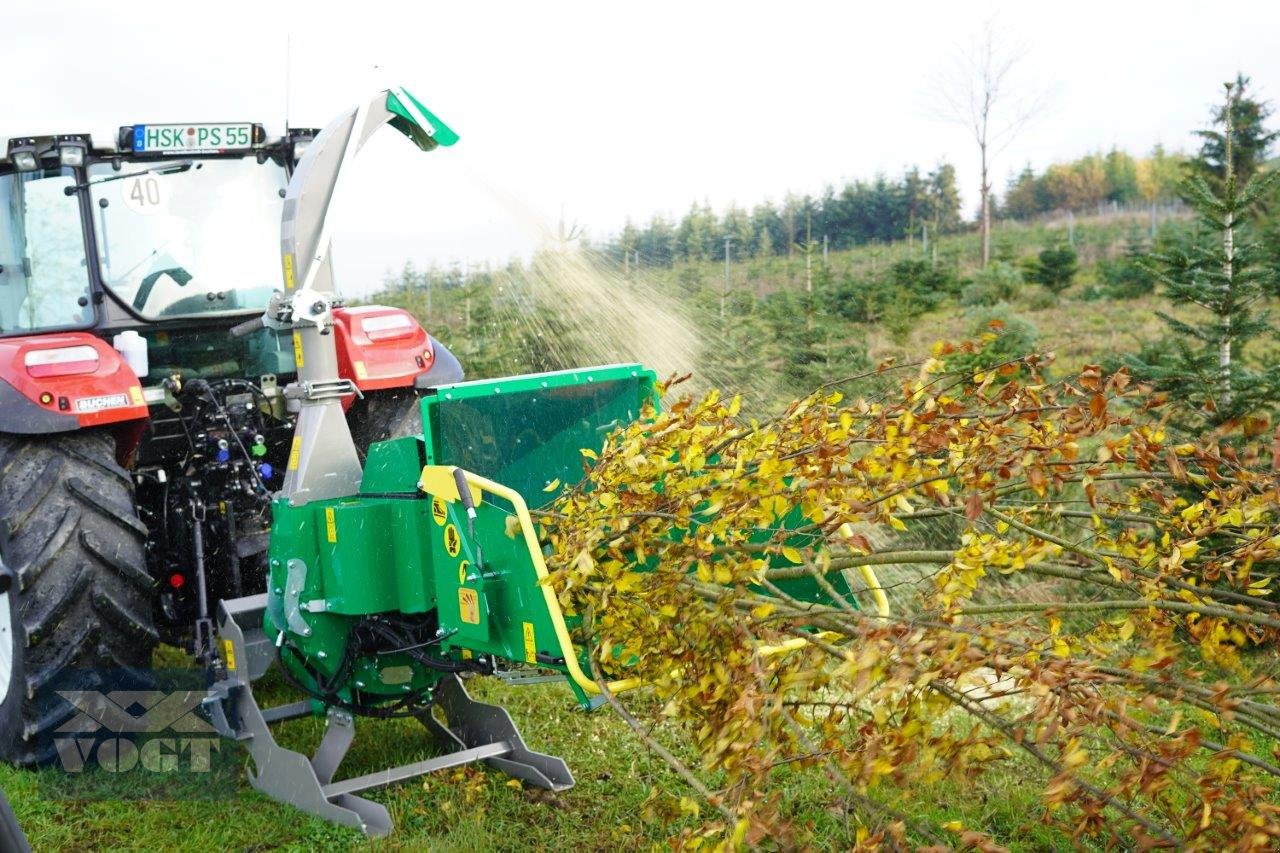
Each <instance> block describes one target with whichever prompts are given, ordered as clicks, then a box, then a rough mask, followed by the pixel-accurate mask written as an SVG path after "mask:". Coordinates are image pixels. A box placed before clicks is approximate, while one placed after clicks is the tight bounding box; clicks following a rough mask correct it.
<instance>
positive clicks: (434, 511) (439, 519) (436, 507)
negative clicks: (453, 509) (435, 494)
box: [431, 498, 449, 527]
mask: <svg viewBox="0 0 1280 853" xmlns="http://www.w3.org/2000/svg"><path fill="white" fill-rule="evenodd" d="M431 517H432V518H434V519H435V520H436V524H438V525H440V526H441V527H444V523H445V521H447V520H448V518H449V510H448V508H447V507H445V505H444V501H443V500H441V499H440V498H432V499H431Z"/></svg>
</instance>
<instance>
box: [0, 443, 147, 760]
mask: <svg viewBox="0 0 1280 853" xmlns="http://www.w3.org/2000/svg"><path fill="white" fill-rule="evenodd" d="M146 539H147V529H146V527H145V526H144V525H143V524H142V522H141V521H139V520H138V515H137V512H136V510H135V508H134V503H133V484H132V482H131V481H130V479H129V475H128V474H127V473H126V472H125V471H124V469H122V468H121V467H120V466H119V465H118V464H116V461H115V441H114V439H113V438H112V436H111V434H110V433H108V432H106V431H104V430H84V431H81V432H72V433H63V434H59V435H44V436H28V435H2V434H0V555H2V556H3V558H4V561H5V563H6V564H7V565H8V566H9V568H11V569H12V570H13V571H14V572H15V573H16V575H17V580H16V582H15V583H14V585H13V587H12V588H11V589H10V590H9V592H8V594H7V600H4V601H3V602H2V604H3V605H7V606H8V608H9V610H8V614H9V623H10V627H11V630H10V632H9V637H8V641H9V642H11V643H12V645H11V646H10V650H11V652H12V654H11V656H10V658H9V661H10V662H9V665H8V667H7V668H6V667H4V660H5V658H4V651H3V650H0V691H2V692H0V697H2V699H0V759H4V760H6V761H9V762H12V763H15V764H20V765H25V766H35V765H40V764H45V763H48V762H50V761H52V760H53V759H54V757H55V755H56V750H55V748H54V745H53V741H52V737H51V733H52V731H53V730H54V729H56V728H57V727H58V726H61V725H62V724H63V723H65V722H66V721H67V720H68V719H69V718H70V717H71V716H72V714H73V712H74V711H73V709H72V707H71V706H70V705H68V704H67V703H66V702H64V701H63V700H61V699H60V698H59V697H58V696H57V695H56V694H55V693H54V691H53V686H54V685H56V686H57V687H58V688H59V689H66V688H68V687H72V688H74V689H79V690H95V689H114V690H123V689H135V690H145V689H150V688H152V687H153V686H154V678H153V676H152V674H151V653H152V651H153V650H154V649H155V646H156V643H157V641H158V634H157V633H156V628H155V621H154V617H153V615H152V608H153V603H152V602H153V599H154V594H153V589H154V586H155V581H154V580H153V579H152V577H151V575H150V574H149V573H148V572H147V568H146V553H145V543H146ZM3 622H4V619H3V617H0V625H3ZM5 641H6V638H4V637H2V636H0V643H2V642H5ZM6 669H7V671H5V670H6Z"/></svg>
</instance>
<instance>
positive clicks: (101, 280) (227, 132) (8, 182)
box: [0, 122, 315, 335]
mask: <svg viewBox="0 0 1280 853" xmlns="http://www.w3.org/2000/svg"><path fill="white" fill-rule="evenodd" d="M314 134H315V131H313V130H289V131H288V132H286V133H285V134H284V135H283V136H281V137H277V138H268V136H267V134H266V131H265V130H264V128H263V126H262V125H261V124H254V123H250V122H241V123H226V124H190V125H155V124H151V125H146V124H137V125H129V126H125V127H121V128H120V129H119V131H118V134H117V136H116V138H115V139H114V140H113V141H112V142H111V143H110V144H105V145H103V144H96V143H95V141H94V140H93V139H92V138H91V137H90V136H89V135H87V134H63V135H58V136H36V137H19V138H14V139H10V140H9V142H8V149H7V156H6V158H5V159H4V160H0V335H15V334H16V335H29V334H32V333H33V332H34V333H39V332H48V331H55V330H57V331H63V330H75V329H101V330H116V329H125V328H137V327H139V326H153V327H157V328H165V327H173V326H183V325H190V321H192V320H199V321H206V322H207V321H208V320H211V319H214V318H216V317H219V316H239V317H243V316H246V315H251V314H254V313H261V311H262V309H263V308H264V307H265V306H266V304H267V301H268V300H269V299H270V296H271V293H272V291H273V290H275V289H276V288H277V287H278V283H279V281H280V259H279V252H278V230H279V222H280V216H281V209H282V206H283V204H284V199H283V196H284V188H285V186H286V185H287V183H288V180H289V175H290V173H291V172H292V170H293V168H294V166H295V165H296V163H297V161H298V159H299V158H300V157H301V155H302V152H303V151H304V150H305V148H306V145H307V144H308V143H309V142H310V140H311V138H312V137H313V136H314Z"/></svg>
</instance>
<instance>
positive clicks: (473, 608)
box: [458, 587, 529, 625]
mask: <svg viewBox="0 0 1280 853" xmlns="http://www.w3.org/2000/svg"><path fill="white" fill-rule="evenodd" d="M458 613H459V614H460V615H461V617H462V621H463V622H466V623H467V624H468V625H479V624H480V594H479V593H478V592H476V591H475V590H474V589H467V588H466V587H459V588H458ZM525 624H526V625H528V624H529V623H528V622H526V623H525Z"/></svg>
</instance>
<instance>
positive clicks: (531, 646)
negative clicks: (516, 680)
mask: <svg viewBox="0 0 1280 853" xmlns="http://www.w3.org/2000/svg"><path fill="white" fill-rule="evenodd" d="M524 659H525V662H526V663H537V662H538V643H537V641H536V640H535V638H534V636H533V623H532V622H526V623H524Z"/></svg>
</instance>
